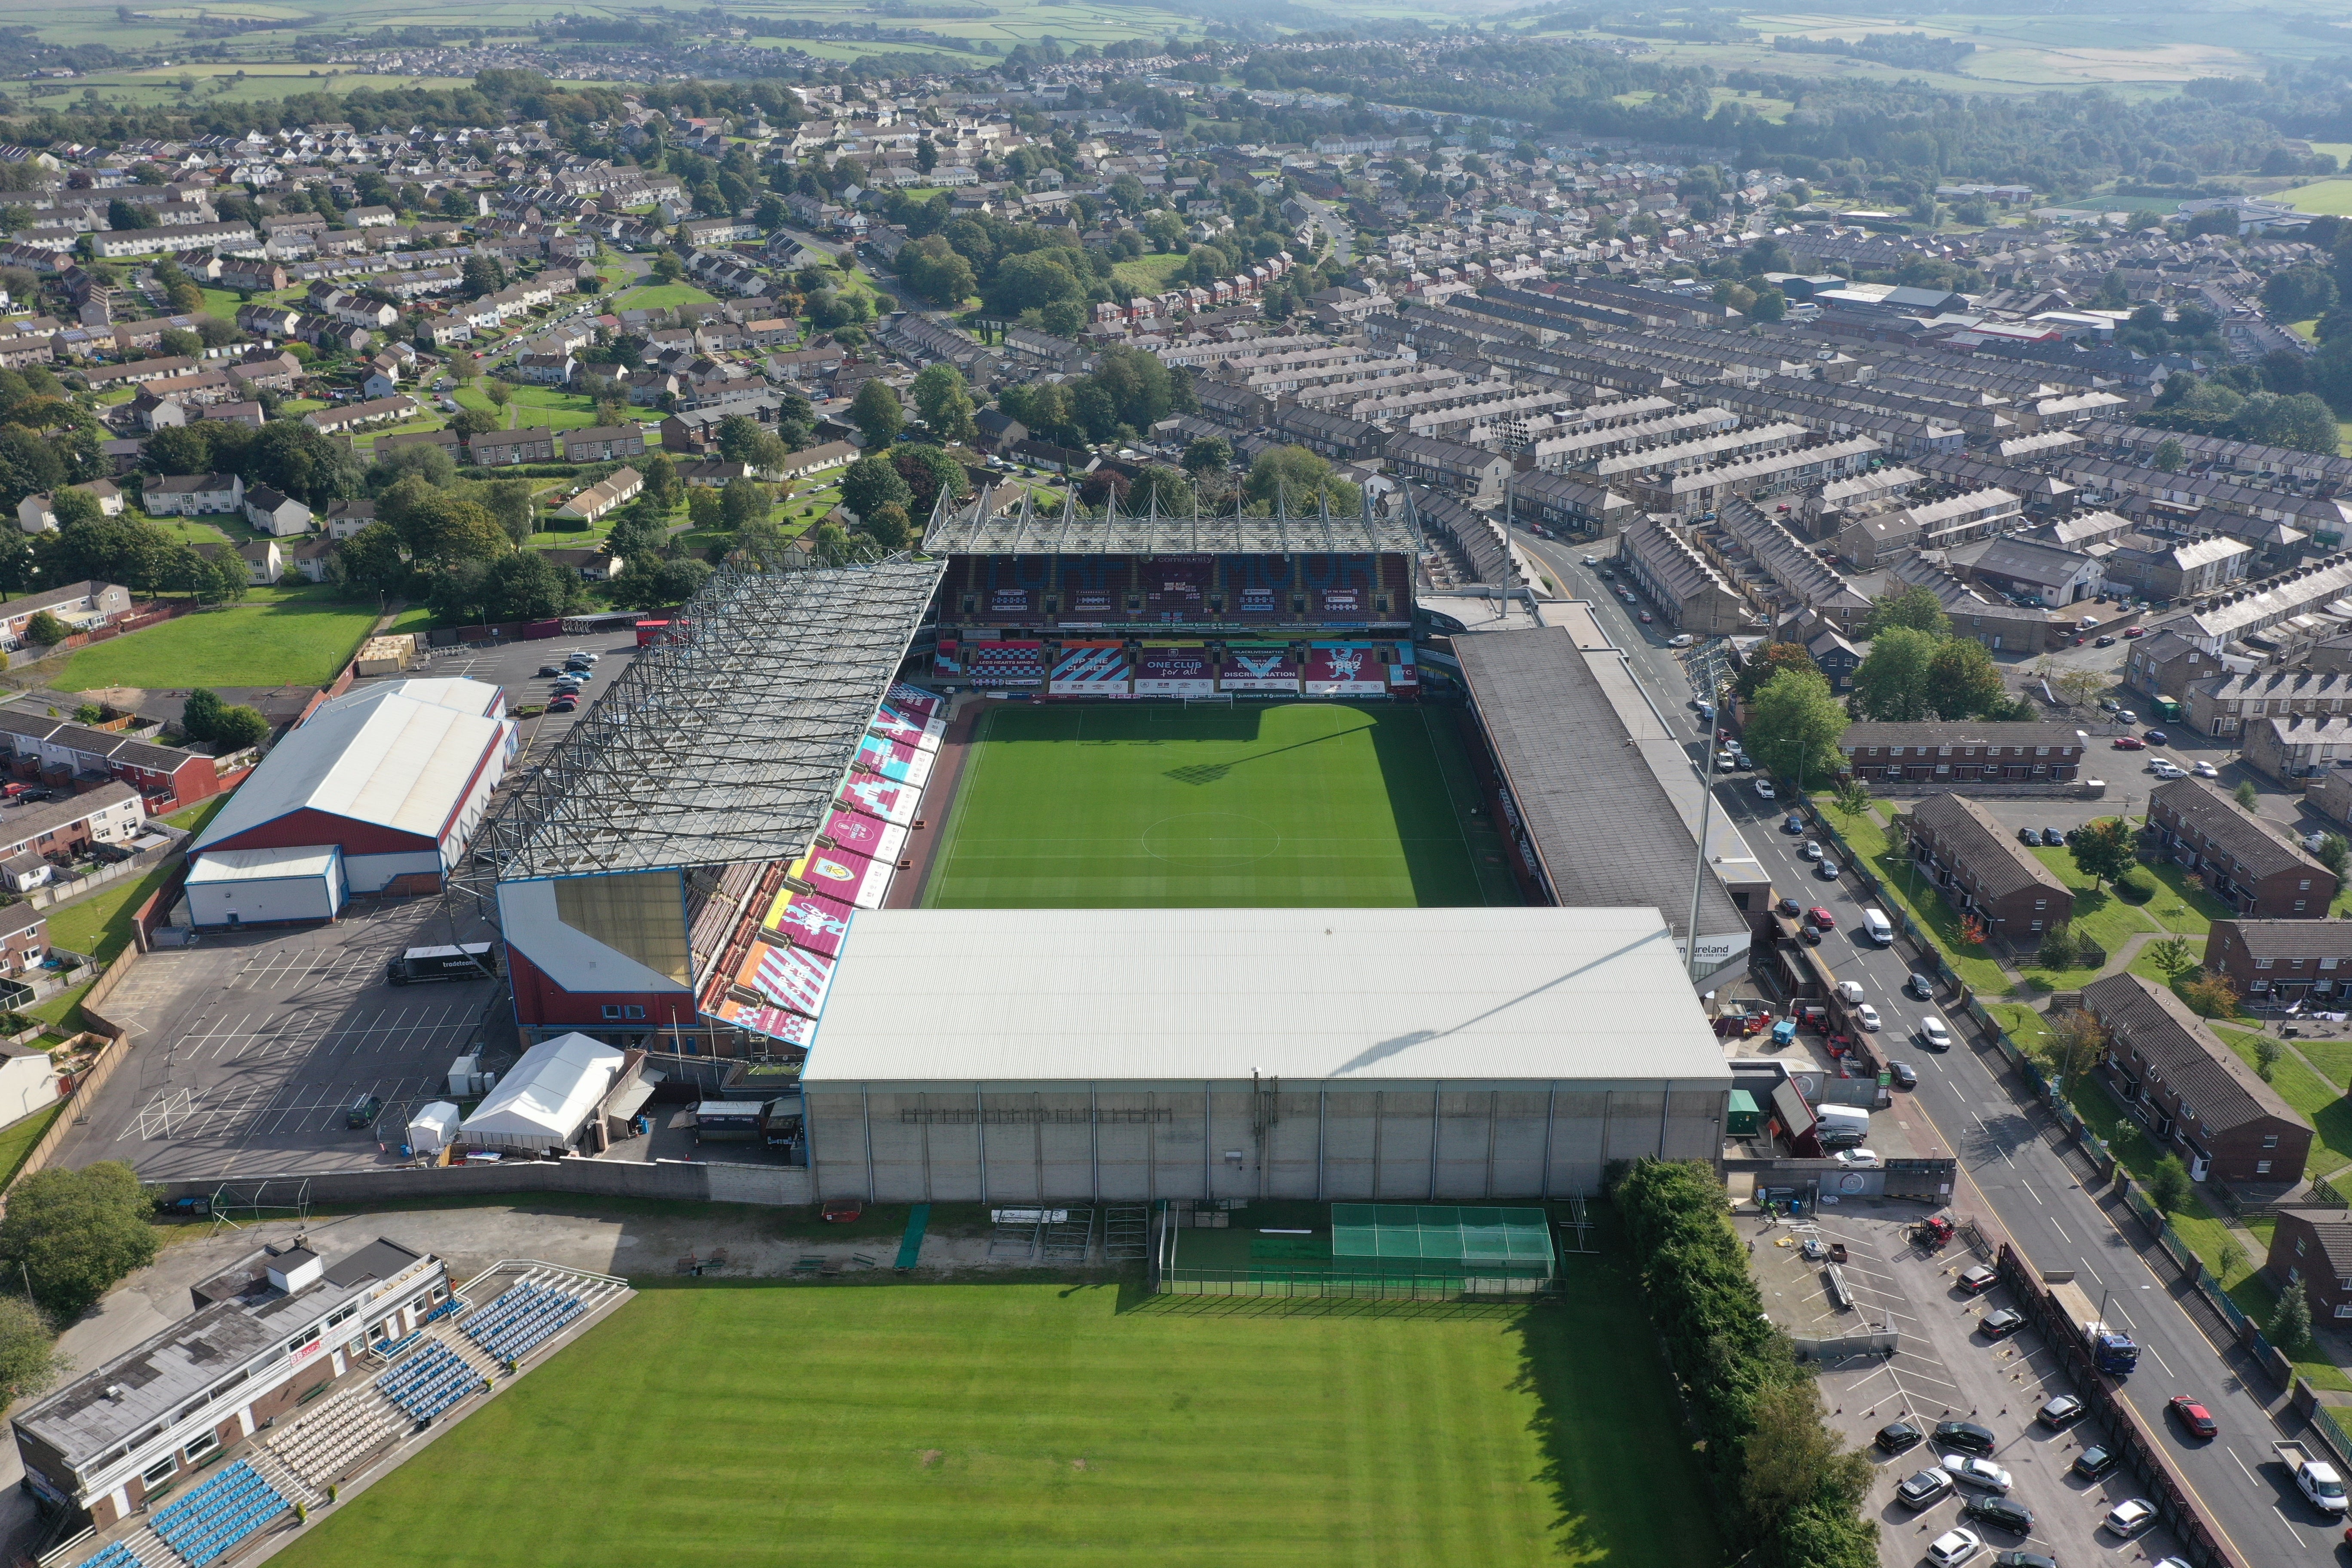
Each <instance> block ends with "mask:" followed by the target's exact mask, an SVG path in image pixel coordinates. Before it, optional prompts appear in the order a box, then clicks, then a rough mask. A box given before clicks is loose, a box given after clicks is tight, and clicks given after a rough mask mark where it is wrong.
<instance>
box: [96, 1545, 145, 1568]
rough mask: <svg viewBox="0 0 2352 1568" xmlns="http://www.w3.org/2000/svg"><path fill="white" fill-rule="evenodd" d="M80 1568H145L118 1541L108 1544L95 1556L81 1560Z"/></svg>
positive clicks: (127, 1548) (129, 1549)
mask: <svg viewBox="0 0 2352 1568" xmlns="http://www.w3.org/2000/svg"><path fill="white" fill-rule="evenodd" d="M81 1568H146V1565H145V1564H144V1563H141V1562H140V1561H139V1559H138V1557H137V1556H135V1555H134V1554H133V1553H132V1552H131V1548H129V1547H128V1546H125V1545H123V1544H122V1542H120V1541H112V1542H108V1543H107V1546H106V1550H105V1551H103V1552H99V1553H98V1554H97V1555H96V1556H93V1557H86V1558H84V1559H82V1563H81Z"/></svg>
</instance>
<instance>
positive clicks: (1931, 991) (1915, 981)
mask: <svg viewBox="0 0 2352 1568" xmlns="http://www.w3.org/2000/svg"><path fill="white" fill-rule="evenodd" d="M1903 989H1904V990H1906V991H1907V992H1909V993H1910V994H1912V995H1914V996H1916V997H1917V998H1919V1000H1920V1001H1922V1002H1932V1001H1934V1000H1935V999H1936V983H1935V982H1934V981H1932V980H1930V979H1928V978H1927V976H1926V975H1924V974H1914V975H1912V976H1911V978H1910V979H1908V980H1906V981H1905V982H1904V983H1903Z"/></svg>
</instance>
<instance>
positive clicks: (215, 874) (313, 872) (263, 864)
mask: <svg viewBox="0 0 2352 1568" xmlns="http://www.w3.org/2000/svg"><path fill="white" fill-rule="evenodd" d="M340 853H341V851H340V850H338V849H337V848H336V847H334V846H333V845H331V844H330V845H328V846H326V847H324V848H320V847H318V846H315V845H306V846H303V847H299V848H291V849H215V850H211V851H209V852H208V853H206V854H205V856H204V857H203V858H200V859H198V860H197V861H196V863H195V864H194V866H192V867H191V868H189V870H188V880H189V881H190V882H192V883H205V884H210V883H215V882H276V881H283V880H284V879H287V878H289V877H323V876H325V875H326V874H327V872H328V869H329V868H331V867H332V866H333V865H334V863H335V857H336V856H337V855H338V854H340Z"/></svg>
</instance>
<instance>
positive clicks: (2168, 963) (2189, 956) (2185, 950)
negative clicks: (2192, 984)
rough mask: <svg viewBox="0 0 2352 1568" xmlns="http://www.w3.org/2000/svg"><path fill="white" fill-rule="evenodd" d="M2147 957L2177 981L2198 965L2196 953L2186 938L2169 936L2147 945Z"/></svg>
mask: <svg viewBox="0 0 2352 1568" xmlns="http://www.w3.org/2000/svg"><path fill="white" fill-rule="evenodd" d="M2147 955H2148V957H2149V958H2151V959H2153V960H2155V962H2156V966H2157V967H2158V969H2161V970H2163V971H2164V972H2165V973H2167V974H2169V975H2171V976H2172V977H2173V978H2175V979H2179V977H2180V976H2181V975H2183V974H2185V973H2188V972H2189V970H2190V969H2191V968H2192V967H2194V966H2195V964H2196V963H2197V957H2196V953H2195V952H2194V951H2193V950H2192V949H2191V948H2190V947H2189V939H2188V938H2187V937H2185V936H2168V937H2165V938H2163V939H2161V940H2159V941H2157V942H2149V943H2148V944H2147Z"/></svg>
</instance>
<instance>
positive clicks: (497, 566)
mask: <svg viewBox="0 0 2352 1568" xmlns="http://www.w3.org/2000/svg"><path fill="white" fill-rule="evenodd" d="M580 593H581V590H580V578H579V575H578V574H576V573H573V572H569V571H566V570H565V569H564V568H562V566H559V565H557V564H556V563H554V562H552V561H551V560H549V559H548V558H547V555H546V554H545V552H541V551H537V550H518V551H516V552H514V553H512V554H511V555H506V556H501V557H500V558H499V559H498V560H496V561H493V562H491V563H490V566H489V572H488V576H487V579H486V581H485V582H484V584H483V596H484V598H485V600H486V601H487V603H488V609H489V613H490V615H491V616H493V617H495V618H497V619H499V620H502V621H543V620H550V619H552V618H553V617H555V616H560V615H562V614H563V612H564V611H566V610H568V609H570V608H571V607H572V605H573V604H574V603H575V602H576V601H577V600H578V599H579V597H580Z"/></svg>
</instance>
